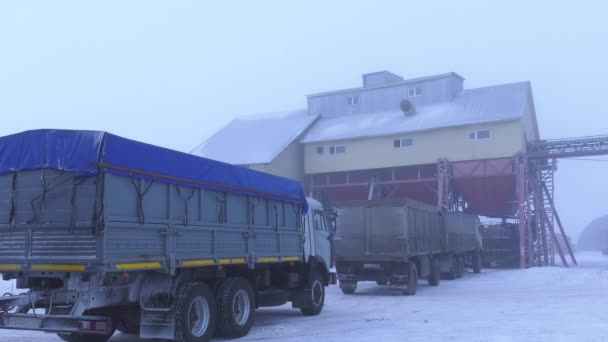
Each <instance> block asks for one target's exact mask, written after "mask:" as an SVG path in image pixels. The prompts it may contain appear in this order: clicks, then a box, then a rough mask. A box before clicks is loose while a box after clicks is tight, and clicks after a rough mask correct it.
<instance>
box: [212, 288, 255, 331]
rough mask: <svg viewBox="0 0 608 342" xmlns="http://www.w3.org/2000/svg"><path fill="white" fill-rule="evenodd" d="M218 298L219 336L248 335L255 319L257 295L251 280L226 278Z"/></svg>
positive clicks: (219, 289)
mask: <svg viewBox="0 0 608 342" xmlns="http://www.w3.org/2000/svg"><path fill="white" fill-rule="evenodd" d="M216 298H217V299H216V301H217V334H218V336H221V337H228V338H237V337H243V336H245V335H247V334H248V333H249V330H251V326H252V325H253V321H254V319H255V295H254V293H253V288H252V287H251V284H250V283H249V281H248V280H247V279H245V278H240V277H235V278H228V279H226V280H224V281H223V282H222V283H221V284H220V286H219V288H218V291H217V297H216Z"/></svg>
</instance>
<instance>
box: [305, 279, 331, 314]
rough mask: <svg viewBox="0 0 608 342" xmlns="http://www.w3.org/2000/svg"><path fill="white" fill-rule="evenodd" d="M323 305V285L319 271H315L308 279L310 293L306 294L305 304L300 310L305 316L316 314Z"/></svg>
mask: <svg viewBox="0 0 608 342" xmlns="http://www.w3.org/2000/svg"><path fill="white" fill-rule="evenodd" d="M323 305H325V285H323V277H321V273H319V272H318V271H315V272H314V274H313V276H312V279H310V294H309V295H307V296H306V299H305V304H304V306H303V307H302V308H300V311H302V313H303V314H304V315H306V316H316V315H318V314H320V313H321V310H323Z"/></svg>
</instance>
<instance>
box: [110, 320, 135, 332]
mask: <svg viewBox="0 0 608 342" xmlns="http://www.w3.org/2000/svg"><path fill="white" fill-rule="evenodd" d="M116 330H118V331H119V332H121V333H123V334H130V335H135V334H139V324H138V325H129V324H128V323H126V322H124V321H121V322H119V323H118V327H117V328H116Z"/></svg>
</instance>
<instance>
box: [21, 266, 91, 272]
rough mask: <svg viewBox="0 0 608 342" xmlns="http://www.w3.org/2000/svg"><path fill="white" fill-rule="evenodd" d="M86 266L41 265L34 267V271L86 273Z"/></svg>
mask: <svg viewBox="0 0 608 342" xmlns="http://www.w3.org/2000/svg"><path fill="white" fill-rule="evenodd" d="M84 269H85V265H61V264H39V265H32V270H33V271H84Z"/></svg>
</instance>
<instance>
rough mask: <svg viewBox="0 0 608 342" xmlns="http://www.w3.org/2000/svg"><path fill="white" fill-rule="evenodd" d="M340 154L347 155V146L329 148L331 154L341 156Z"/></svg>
mask: <svg viewBox="0 0 608 342" xmlns="http://www.w3.org/2000/svg"><path fill="white" fill-rule="evenodd" d="M340 153H346V146H344V145H336V146H329V154H340Z"/></svg>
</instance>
